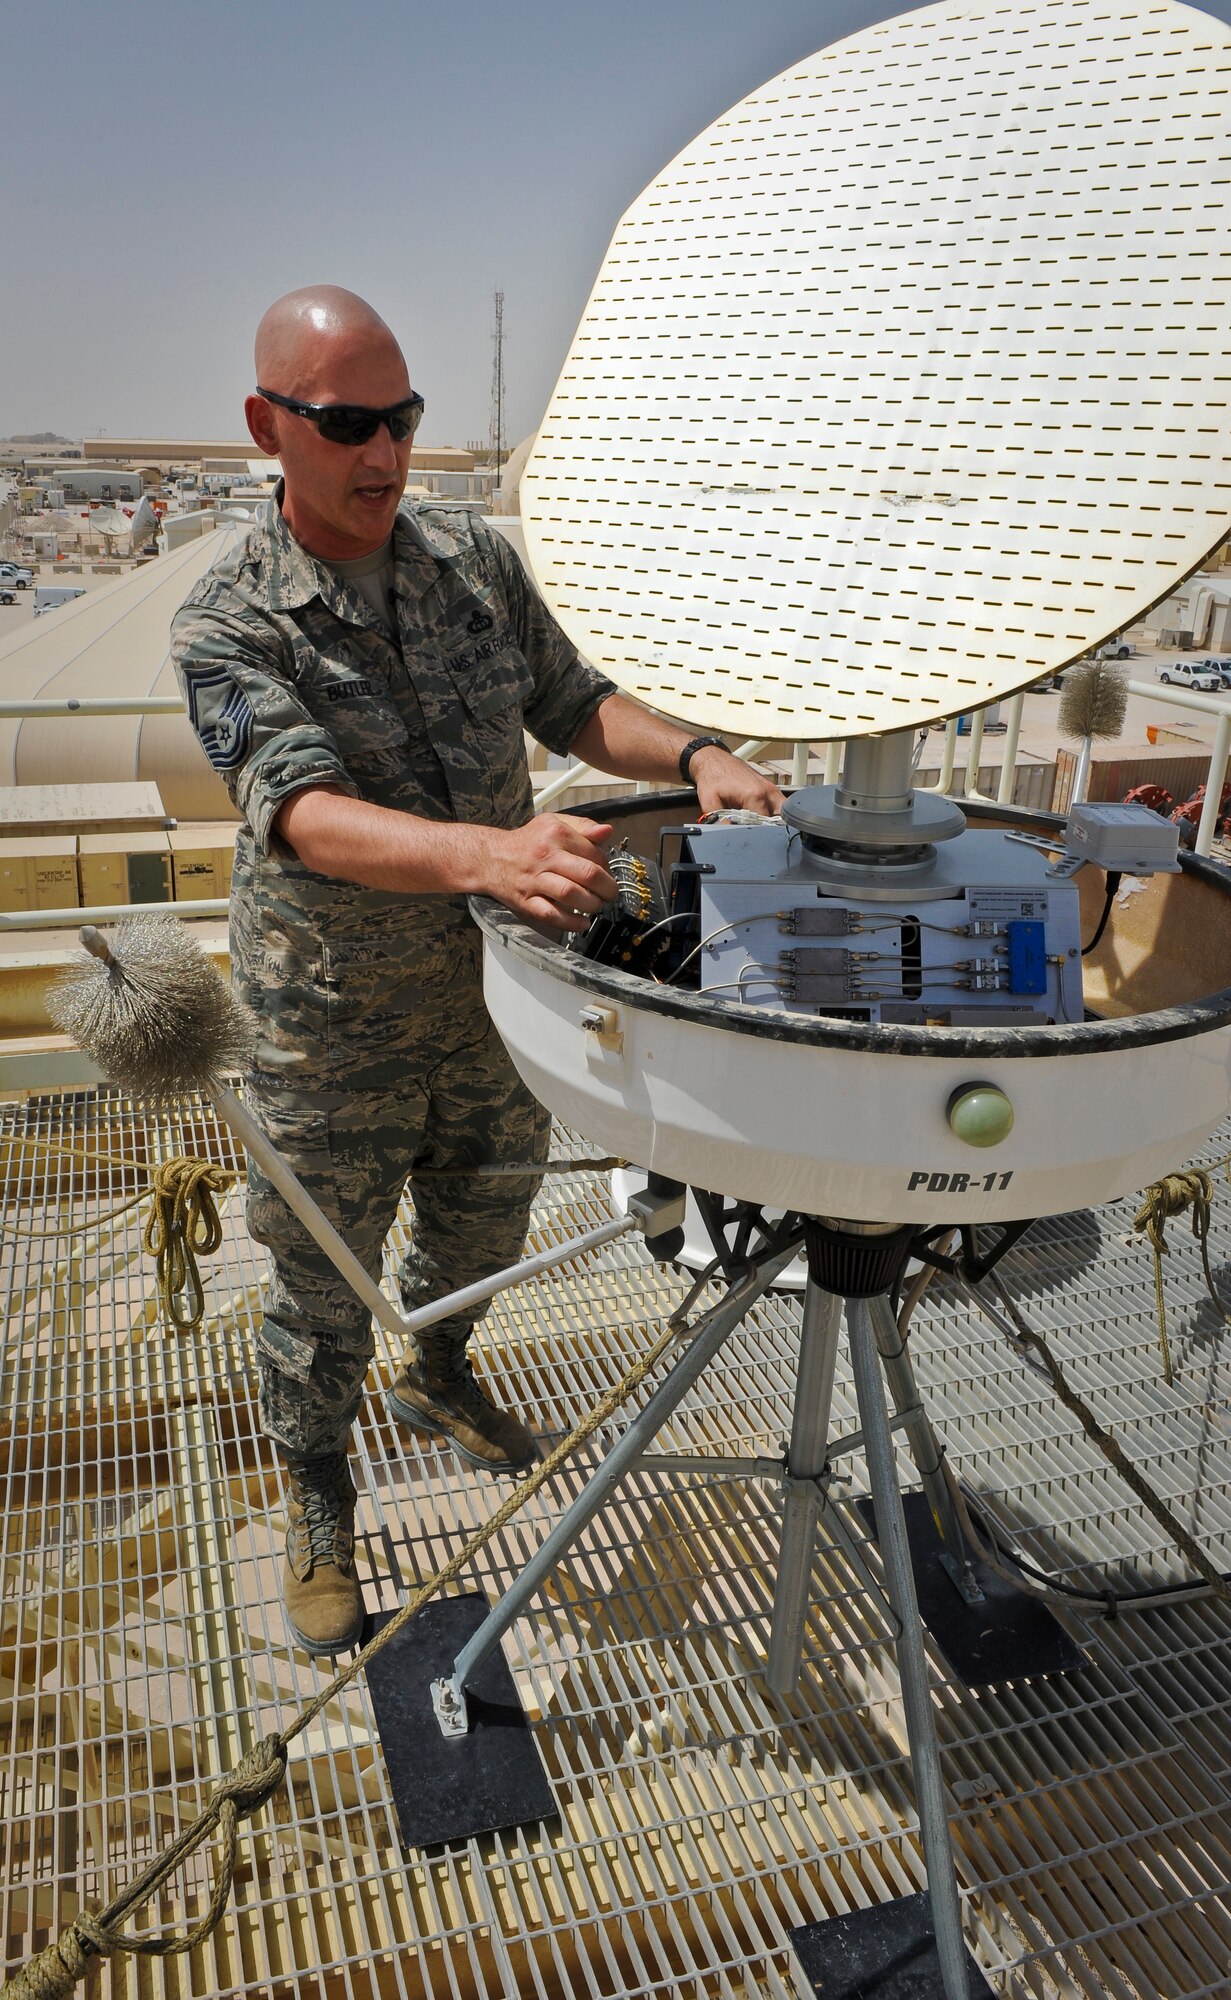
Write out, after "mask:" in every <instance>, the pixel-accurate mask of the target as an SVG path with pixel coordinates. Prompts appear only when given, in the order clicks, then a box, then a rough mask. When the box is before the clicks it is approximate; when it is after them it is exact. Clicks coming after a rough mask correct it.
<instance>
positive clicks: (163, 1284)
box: [141, 1153, 238, 1333]
mask: <svg viewBox="0 0 1231 2000" xmlns="http://www.w3.org/2000/svg"><path fill="white" fill-rule="evenodd" d="M237 1179H238V1175H236V1174H234V1173H232V1172H231V1171H230V1170H229V1169H228V1168H226V1167H216V1166H215V1165H214V1164H213V1162H212V1161H210V1160H194V1159H192V1158H191V1157H190V1156H189V1155H188V1154H186V1153H177V1154H176V1155H175V1156H174V1158H172V1159H169V1160H163V1161H161V1162H160V1163H159V1165H158V1166H156V1167H155V1169H154V1184H153V1190H152V1192H153V1200H152V1201H151V1203H150V1212H149V1215H148V1216H147V1217H146V1222H145V1231H144V1234H143V1236H142V1239H141V1240H142V1242H143V1243H144V1245H145V1248H146V1249H147V1250H148V1251H149V1253H150V1255H151V1256H152V1257H153V1259H154V1268H155V1272H156V1274H157V1281H158V1303H159V1305H160V1306H161V1308H162V1316H163V1319H164V1321H165V1322H166V1324H167V1325H168V1326H170V1327H173V1328H174V1330H175V1332H176V1333H195V1332H196V1330H197V1328H198V1327H199V1326H200V1324H201V1320H202V1318H203V1317H204V1313H205V1291H204V1287H203V1286H202V1284H201V1272H200V1269H199V1267H198V1265H197V1258H198V1257H209V1256H212V1255H213V1253H214V1251H215V1250H217V1249H218V1248H219V1246H220V1244H221V1242H222V1217H221V1216H220V1215H219V1213H218V1201H219V1199H220V1197H221V1196H222V1195H224V1194H226V1193H227V1191H228V1190H229V1189H230V1188H232V1187H234V1185H235V1182H236V1180H237Z"/></svg>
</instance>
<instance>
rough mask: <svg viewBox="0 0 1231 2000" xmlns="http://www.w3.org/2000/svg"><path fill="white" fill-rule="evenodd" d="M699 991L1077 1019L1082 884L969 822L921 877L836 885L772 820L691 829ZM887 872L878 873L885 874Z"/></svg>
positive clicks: (940, 1020) (799, 1004)
mask: <svg viewBox="0 0 1231 2000" xmlns="http://www.w3.org/2000/svg"><path fill="white" fill-rule="evenodd" d="M681 863H682V865H683V871H684V873H685V876H686V877H687V878H691V879H693V880H695V883H696V886H697V917H698V927H699V937H698V939H697V942H696V943H695V944H694V945H693V946H692V948H691V957H692V963H691V966H690V965H689V963H688V960H685V961H683V962H682V963H681V964H680V966H679V967H678V969H677V971H676V972H675V973H674V974H673V975H672V983H682V976H683V977H686V976H687V972H688V971H695V972H697V973H698V974H699V978H700V985H701V989H702V991H703V992H705V993H712V994H714V995H715V996H718V995H722V996H724V997H725V998H728V999H730V1000H733V1001H736V1002H744V1003H746V1004H748V1005H749V1006H756V1007H781V1008H784V1009H785V1010H786V1011H788V1012H791V1013H809V1014H831V1015H841V1016H845V1017H846V1018H848V1019H851V1020H859V1021H880V1022H886V1023H894V1022H896V1023H898V1024H913V1025H921V1026H935V1027H959V1026H962V1027H993V1026H995V1027H1009V1026H1012V1025H1015V1024H1017V1025H1021V1026H1023V1027H1037V1026H1043V1025H1047V1024H1055V1023H1059V1024H1065V1023H1071V1022H1078V1021H1081V1020H1082V1019H1083V1011H1082V976H1081V931H1080V914H1079V903H1078V893H1077V889H1076V887H1075V885H1074V884H1073V882H1072V881H1071V880H1069V879H1066V877H1065V876H1064V875H1063V874H1060V875H1057V874H1056V873H1054V872H1050V863H1049V857H1048V853H1047V851H1046V848H1045V847H1044V846H1039V845H1036V844H1035V843H1034V842H1033V841H1030V840H1023V839H1021V838H1020V837H1019V836H1015V835H1013V834H1010V833H1004V832H1000V831H994V830H988V831H982V830H980V831H974V832H966V833H964V834H962V835H960V836H959V837H958V838H957V839H955V840H951V841H947V842H946V843H945V844H944V845H943V846H941V847H938V848H937V849H936V850H935V859H934V862H933V864H932V866H931V868H930V869H929V871H928V878H927V882H926V884H923V883H911V882H906V881H903V882H902V883H901V884H900V886H899V885H895V886H894V887H893V888H892V889H890V890H889V891H886V890H885V889H884V888H879V889H878V890H877V892H876V893H875V895H869V894H866V893H865V894H864V895H862V896H861V895H857V894H855V893H853V892H845V893H843V892H839V893H835V891H834V890H833V888H832V886H830V884H829V883H828V882H826V883H825V884H824V885H822V883H820V882H819V881H818V879H817V868H816V865H815V860H814V857H813V856H812V855H811V854H810V853H809V852H808V849H807V847H806V845H805V844H804V842H803V841H801V839H800V838H799V836H798V834H796V833H794V832H793V831H792V830H791V829H790V828H789V827H788V826H786V825H784V824H783V823H782V822H781V821H778V820H766V821H764V822H763V823H761V824H760V825H751V826H750V825H745V824H724V823H722V821H721V819H719V820H718V821H717V822H716V823H714V824H701V825H697V826H690V827H688V828H687V829H686V830H685V832H684V836H683V851H682V854H681ZM884 873H885V874H886V875H888V874H889V873H890V871H889V870H885V871H884Z"/></svg>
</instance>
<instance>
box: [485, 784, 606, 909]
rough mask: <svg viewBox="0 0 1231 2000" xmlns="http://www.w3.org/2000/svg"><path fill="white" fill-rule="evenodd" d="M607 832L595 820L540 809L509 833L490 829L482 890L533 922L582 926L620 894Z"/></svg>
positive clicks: (486, 841)
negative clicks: (608, 854) (607, 851)
mask: <svg viewBox="0 0 1231 2000" xmlns="http://www.w3.org/2000/svg"><path fill="white" fill-rule="evenodd" d="M611 835H612V828H611V827H610V826H607V825H605V824H604V823H602V822H601V821H599V820H593V819H575V818H573V817H572V816H571V815H566V814H563V813H542V814H540V816H539V817H538V818H537V819H532V820H531V821H530V822H529V824H528V825H526V826H519V827H516V828H515V829H514V830H513V831H512V832H511V833H505V832H496V831H494V830H493V831H492V832H490V833H488V834H486V836H485V846H486V848H487V852H488V854H489V855H490V865H489V866H487V867H485V869H484V873H485V876H486V878H487V879H486V880H485V881H484V883H483V891H484V893H485V894H486V895H488V896H494V897H495V898H496V900H497V902H500V903H504V904H505V905H506V906H507V907H508V908H509V909H510V910H516V912H517V914H518V916H521V917H530V918H532V919H533V921H534V922H535V923H536V924H547V925H548V926H549V927H550V928H551V929H552V930H558V931H584V930H585V928H586V924H587V922H588V921H589V919H590V918H591V917H592V916H593V915H594V914H595V912H596V911H598V910H601V909H602V907H603V905H604V903H612V902H614V901H615V899H616V897H617V895H618V894H619V890H618V889H617V887H616V884H615V882H614V881H613V880H612V878H611V876H610V875H609V874H608V872H607V867H606V857H605V854H604V849H605V847H606V845H607V842H608V841H609V840H610V839H611Z"/></svg>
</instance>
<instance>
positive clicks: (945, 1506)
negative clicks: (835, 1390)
mask: <svg viewBox="0 0 1231 2000" xmlns="http://www.w3.org/2000/svg"><path fill="white" fill-rule="evenodd" d="M867 1308H868V1315H869V1319H870V1321H871V1326H872V1334H873V1338H874V1339H875V1341H876V1346H877V1350H878V1352H879V1354H880V1358H881V1361H882V1362H883V1364H884V1369H885V1375H886V1378H887V1380H888V1383H889V1390H890V1394H891V1395H892V1397H893V1406H894V1409H895V1410H896V1411H897V1413H898V1415H899V1416H901V1417H903V1418H904V1427H905V1430H906V1436H907V1440H908V1442H909V1444H910V1455H911V1457H912V1458H913V1459H914V1461H915V1469H916V1471H917V1472H918V1474H919V1478H920V1480H921V1482H922V1485H923V1490H924V1492H925V1493H926V1495H927V1501H928V1506H929V1507H930V1508H931V1510H932V1519H933V1520H934V1521H935V1523H936V1532H937V1534H938V1535H939V1536H940V1539H941V1541H942V1543H943V1544H944V1555H943V1556H942V1561H943V1562H944V1565H945V1568H946V1570H947V1571H948V1572H949V1575H950V1576H951V1577H952V1579H953V1581H954V1583H955V1584H956V1586H957V1589H958V1590H959V1592H960V1593H961V1595H962V1596H963V1597H964V1598H965V1599H966V1601H967V1602H968V1603H979V1602H980V1601H981V1600H982V1597H983V1592H982V1591H981V1590H980V1588H979V1585H978V1583H977V1582H976V1580H975V1576H974V1572H973V1570H972V1569H971V1566H970V1557H969V1555H968V1554H967V1551H966V1540H965V1537H964V1535H963V1534H962V1528H961V1523H960V1522H959V1520H958V1518H957V1509H956V1508H955V1507H954V1505H953V1499H952V1495H951V1494H950V1492H949V1488H948V1486H947V1484H946V1482H945V1477H944V1474H943V1472H942V1471H941V1469H940V1465H941V1450H940V1446H939V1444H938V1443H937V1441H936V1433H935V1431H934V1430H933V1429H932V1424H931V1420H930V1418H929V1417H928V1413H927V1411H926V1410H925V1409H924V1407H923V1401H922V1398H921V1397H920V1394H919V1384H918V1382H917V1381H916V1380H915V1369H914V1364H913V1362H912V1361H911V1358H910V1354H909V1352H908V1351H907V1348H906V1345H905V1342H904V1341H903V1339H902V1336H901V1333H900V1332H899V1330H898V1324H897V1321H896V1320H895V1319H894V1316H893V1311H892V1308H891V1307H890V1304H889V1301H888V1299H887V1298H886V1297H885V1295H884V1293H883V1292H882V1293H881V1294H880V1295H879V1297H877V1298H871V1299H869V1300H868V1301H867Z"/></svg>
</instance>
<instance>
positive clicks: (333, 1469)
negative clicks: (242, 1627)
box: [282, 1451, 363, 1654]
mask: <svg viewBox="0 0 1231 2000" xmlns="http://www.w3.org/2000/svg"><path fill="white" fill-rule="evenodd" d="M286 1526H287V1533H286V1566H285V1568H284V1569H283V1572H282V1602H283V1604H284V1606H285V1608H286V1622H287V1624H288V1625H289V1626H290V1628H291V1633H292V1636H293V1637H294V1639H295V1640H296V1642H297V1643H298V1644H299V1645H301V1646H302V1647H303V1649H304V1651H305V1652H306V1653H313V1654H332V1653H344V1652H346V1651H347V1650H348V1648H349V1647H351V1646H354V1645H357V1644H358V1641H359V1633H360V1630H361V1628H362V1625H363V1597H362V1594H361V1592H360V1589H359V1581H358V1578H357V1577H356V1575H355V1488H354V1486H353V1484H352V1482H351V1476H350V1467H349V1466H348V1465H347V1462H346V1453H345V1452H344V1451H337V1452H332V1453H331V1454H330V1455H329V1457H327V1458H309V1459H289V1460H288V1461H287V1488H286Z"/></svg>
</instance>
